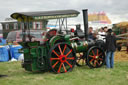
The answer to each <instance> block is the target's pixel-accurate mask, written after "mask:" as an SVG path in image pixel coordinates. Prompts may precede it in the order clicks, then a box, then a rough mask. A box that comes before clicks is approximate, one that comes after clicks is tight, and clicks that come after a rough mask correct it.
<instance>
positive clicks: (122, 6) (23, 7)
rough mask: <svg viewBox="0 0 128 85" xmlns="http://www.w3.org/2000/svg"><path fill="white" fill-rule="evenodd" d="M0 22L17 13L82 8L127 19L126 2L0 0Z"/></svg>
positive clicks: (99, 0)
mask: <svg viewBox="0 0 128 85" xmlns="http://www.w3.org/2000/svg"><path fill="white" fill-rule="evenodd" d="M0 2H1V3H0V12H1V13H0V21H2V20H4V18H5V17H9V15H10V14H11V13H13V12H17V11H46V10H62V9H76V10H79V11H81V10H82V9H83V8H87V9H89V12H99V11H105V12H106V13H109V14H111V15H119V16H120V17H121V16H122V15H123V16H122V17H124V18H125V17H126V18H128V10H127V2H128V1H127V0H0Z"/></svg>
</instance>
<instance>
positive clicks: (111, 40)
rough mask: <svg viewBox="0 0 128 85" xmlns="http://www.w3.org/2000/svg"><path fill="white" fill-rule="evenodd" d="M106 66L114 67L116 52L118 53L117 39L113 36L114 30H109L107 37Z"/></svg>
mask: <svg viewBox="0 0 128 85" xmlns="http://www.w3.org/2000/svg"><path fill="white" fill-rule="evenodd" d="M105 46H106V51H107V52H106V66H107V68H113V67H114V52H115V51H116V37H115V36H114V35H113V34H112V29H108V31H107V36H106V45H105Z"/></svg>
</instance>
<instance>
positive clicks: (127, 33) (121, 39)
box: [112, 22, 128, 51]
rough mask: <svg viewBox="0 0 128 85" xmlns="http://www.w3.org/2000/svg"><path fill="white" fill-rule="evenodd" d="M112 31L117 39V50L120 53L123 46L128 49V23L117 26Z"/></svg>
mask: <svg viewBox="0 0 128 85" xmlns="http://www.w3.org/2000/svg"><path fill="white" fill-rule="evenodd" d="M112 29H113V32H114V34H115V35H116V37H117V50H118V51H120V50H121V48H122V46H125V47H127V49H128V22H127V23H126V22H121V23H119V24H115V25H114V26H113V28H112Z"/></svg>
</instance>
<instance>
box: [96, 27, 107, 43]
mask: <svg viewBox="0 0 128 85" xmlns="http://www.w3.org/2000/svg"><path fill="white" fill-rule="evenodd" d="M105 36H106V34H105V32H104V28H103V27H102V28H101V29H100V31H99V32H98V36H97V38H98V40H103V41H105Z"/></svg>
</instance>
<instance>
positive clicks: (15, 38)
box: [6, 30, 44, 43]
mask: <svg viewBox="0 0 128 85" xmlns="http://www.w3.org/2000/svg"><path fill="white" fill-rule="evenodd" d="M43 33H44V31H43V30H42V31H41V30H30V34H29V31H27V32H26V33H24V32H22V31H21V30H18V31H11V32H9V33H8V36H7V39H6V41H7V43H13V42H17V43H18V42H22V38H23V35H24V34H26V35H27V38H26V40H27V41H29V38H28V37H29V36H30V37H31V40H32V41H40V42H41V43H43V41H42V37H43Z"/></svg>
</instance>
